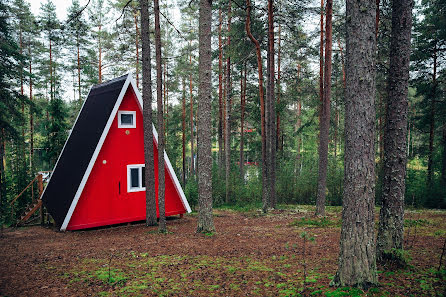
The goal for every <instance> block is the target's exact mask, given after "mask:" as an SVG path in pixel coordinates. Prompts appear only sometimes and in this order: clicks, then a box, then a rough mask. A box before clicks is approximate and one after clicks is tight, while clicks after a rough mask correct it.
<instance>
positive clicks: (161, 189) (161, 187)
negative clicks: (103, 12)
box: [153, 0, 167, 233]
mask: <svg viewBox="0 0 446 297" xmlns="http://www.w3.org/2000/svg"><path fill="white" fill-rule="evenodd" d="M153 12H154V14H155V55H156V101H157V116H158V118H157V122H158V209H159V216H160V220H159V232H160V233H165V232H166V231H167V228H166V209H165V199H164V198H165V193H166V187H165V186H166V184H165V175H164V113H163V78H162V75H163V73H162V69H161V63H162V62H161V28H160V5H159V0H153Z"/></svg>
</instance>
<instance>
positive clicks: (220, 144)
mask: <svg viewBox="0 0 446 297" xmlns="http://www.w3.org/2000/svg"><path fill="white" fill-rule="evenodd" d="M218 16H219V24H218V164H219V167H220V168H223V102H222V98H223V80H222V79H223V77H222V76H223V73H222V72H223V47H222V38H221V27H222V25H223V18H222V15H221V7H220V8H219V10H218Z"/></svg>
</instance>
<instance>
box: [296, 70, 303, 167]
mask: <svg viewBox="0 0 446 297" xmlns="http://www.w3.org/2000/svg"><path fill="white" fill-rule="evenodd" d="M300 67H301V66H300V64H297V87H296V89H297V90H298V89H299V79H300ZM301 115H302V99H301V98H300V96H298V97H297V126H296V131H299V130H300V127H301V126H302V118H301ZM301 150H302V137H301V135H300V133H299V132H298V135H297V161H298V165H299V167H300V159H301V157H302V156H301V154H300V152H301Z"/></svg>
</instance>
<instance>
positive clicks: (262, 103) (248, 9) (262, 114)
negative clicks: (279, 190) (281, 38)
mask: <svg viewBox="0 0 446 297" xmlns="http://www.w3.org/2000/svg"><path fill="white" fill-rule="evenodd" d="M245 29H246V34H247V35H248V37H249V39H250V40H251V42H252V43H254V46H255V48H256V55H257V69H258V75H259V97H260V127H261V135H262V204H263V206H262V209H263V212H267V210H268V205H269V201H268V196H267V176H266V137H265V100H264V93H263V69H262V68H263V67H262V54H261V51H260V43H259V41H258V40H257V39H255V38H254V36H253V35H252V33H251V1H250V0H246V24H245Z"/></svg>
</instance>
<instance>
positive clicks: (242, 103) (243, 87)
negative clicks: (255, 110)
mask: <svg viewBox="0 0 446 297" xmlns="http://www.w3.org/2000/svg"><path fill="white" fill-rule="evenodd" d="M245 95H246V61H245V62H244V63H243V68H242V71H241V73H240V109H241V112H240V178H241V180H242V181H243V182H244V180H245V172H244V165H245V164H244V163H245V156H244V151H243V150H244V140H245V139H244V136H245V131H244V129H245V100H246V98H245Z"/></svg>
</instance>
